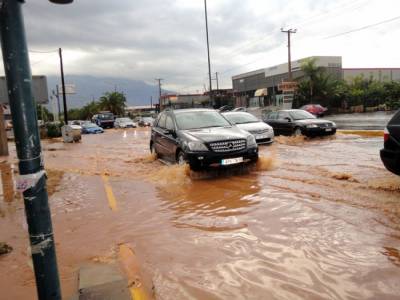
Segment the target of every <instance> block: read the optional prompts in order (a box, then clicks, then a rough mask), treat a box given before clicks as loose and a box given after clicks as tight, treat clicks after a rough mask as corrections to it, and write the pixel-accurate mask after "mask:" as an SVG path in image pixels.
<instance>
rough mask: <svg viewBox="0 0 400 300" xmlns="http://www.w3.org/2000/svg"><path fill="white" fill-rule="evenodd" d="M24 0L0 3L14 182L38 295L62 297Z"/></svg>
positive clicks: (40, 297) (46, 297)
mask: <svg viewBox="0 0 400 300" xmlns="http://www.w3.org/2000/svg"><path fill="white" fill-rule="evenodd" d="M22 3H23V1H21V0H3V1H2V6H1V8H0V10H1V11H0V31H1V46H2V52H3V60H4V70H5V74H6V79H7V88H8V93H9V99H10V107H11V112H12V120H13V125H14V134H15V144H16V149H17V156H18V159H19V173H20V177H19V178H18V181H17V186H18V188H19V190H22V191H23V196H24V203H25V215H26V219H27V224H28V231H29V239H30V244H31V254H32V261H33V268H34V272H35V278H36V287H37V293H38V298H39V299H40V300H44V299H45V300H47V299H49V300H50V299H61V292H60V281H59V277H58V270H57V259H56V252H55V243H54V236H53V229H52V224H51V215H50V209H49V205H48V196H47V189H46V176H45V173H44V166H43V159H42V151H41V146H40V138H39V130H38V124H37V114H36V107H35V102H34V100H33V93H32V76H31V70H30V65H29V56H28V49H27V44H26V38H25V28H24V22H23V16H22V8H21V6H22Z"/></svg>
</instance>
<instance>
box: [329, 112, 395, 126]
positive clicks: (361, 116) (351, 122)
mask: <svg viewBox="0 0 400 300" xmlns="http://www.w3.org/2000/svg"><path fill="white" fill-rule="evenodd" d="M394 113H395V112H394V111H387V112H386V111H377V112H370V113H351V114H338V115H328V116H326V117H324V119H328V120H331V121H334V122H335V123H336V125H337V127H338V128H339V129H350V130H383V129H384V128H385V127H386V124H387V123H388V122H389V120H390V119H391V118H392V117H393V115H394Z"/></svg>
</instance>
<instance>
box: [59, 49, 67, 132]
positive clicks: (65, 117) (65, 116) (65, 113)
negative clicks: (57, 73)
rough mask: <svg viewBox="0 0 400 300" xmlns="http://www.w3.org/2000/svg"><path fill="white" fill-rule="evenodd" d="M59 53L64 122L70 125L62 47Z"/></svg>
mask: <svg viewBox="0 0 400 300" xmlns="http://www.w3.org/2000/svg"><path fill="white" fill-rule="evenodd" d="M58 54H59V55H60V69H61V85H62V95H63V105H64V124H65V125H68V108H67V97H66V95H65V80H64V65H63V58H62V50H61V48H59V49H58Z"/></svg>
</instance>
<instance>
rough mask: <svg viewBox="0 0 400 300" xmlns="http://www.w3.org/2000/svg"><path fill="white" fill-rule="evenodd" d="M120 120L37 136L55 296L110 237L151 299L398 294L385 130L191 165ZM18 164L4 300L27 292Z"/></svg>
mask: <svg viewBox="0 0 400 300" xmlns="http://www.w3.org/2000/svg"><path fill="white" fill-rule="evenodd" d="M124 132H125V131H124V130H108V131H106V133H104V134H102V135H91V136H84V137H83V140H82V143H80V144H62V143H60V142H52V143H49V142H44V143H43V144H44V146H43V147H44V153H45V164H46V168H47V169H48V171H49V176H50V182H49V184H50V185H51V190H52V192H53V194H52V195H51V197H50V205H51V210H52V216H53V223H54V230H55V239H56V246H57V255H58V263H59V271H60V277H61V283H62V288H63V295H64V298H65V299H68V298H69V297H70V296H71V295H72V294H73V293H74V292H75V291H76V285H77V270H78V269H79V267H80V266H81V265H84V264H85V263H88V262H97V263H109V262H111V261H113V260H114V259H115V255H116V249H117V246H118V244H120V243H126V244H128V245H130V246H131V247H132V248H133V249H134V250H135V252H136V253H137V255H138V257H139V260H140V262H141V263H142V269H143V270H144V272H145V273H147V275H148V276H149V277H150V278H152V281H153V284H154V287H155V291H156V296H157V299H399V298H400V284H399V278H400V254H399V251H400V221H399V220H400V218H399V217H400V180H399V177H395V176H393V175H391V174H390V173H389V172H387V171H386V170H385V169H384V167H383V166H382V164H381V162H380V159H379V152H378V151H379V149H380V147H381V145H382V140H381V138H365V137H359V136H356V135H337V136H336V137H333V138H326V139H313V140H308V139H303V138H295V139H293V138H284V137H282V138H281V137H279V138H277V141H276V142H275V144H274V145H272V146H269V147H260V153H261V155H262V158H261V160H260V162H259V163H258V165H257V166H255V167H252V168H238V169H235V170H232V171H229V172H200V173H193V172H190V170H189V169H188V168H187V167H185V166H165V165H163V164H161V163H160V162H159V161H156V160H154V158H153V157H151V156H150V155H149V151H148V140H149V130H147V129H132V130H128V131H126V133H124ZM14 163H15V154H12V155H11V157H10V158H9V159H8V160H7V161H5V162H3V163H2V164H1V165H2V167H1V172H2V173H1V174H2V176H1V178H2V183H3V185H2V198H1V199H0V242H5V243H7V244H9V245H10V246H11V247H12V248H13V251H12V252H11V253H9V254H6V255H3V256H0V270H1V272H0V291H1V293H0V299H36V293H35V285H34V277H33V273H32V263H31V261H30V258H29V247H28V246H29V243H28V237H27V229H26V224H25V220H24V212H23V203H22V200H21V197H18V196H17V195H16V194H15V193H14V192H13V191H12V184H10V182H11V183H12V180H13V178H14V177H15V171H14V170H15V167H14ZM53 177H54V178H53ZM10 180H11V181H10ZM105 183H106V184H107V185H109V186H110V187H111V188H112V191H113V194H114V196H115V201H114V202H113V201H110V199H108V198H107V195H106V192H105V188H104V186H105ZM10 287H12V288H10Z"/></svg>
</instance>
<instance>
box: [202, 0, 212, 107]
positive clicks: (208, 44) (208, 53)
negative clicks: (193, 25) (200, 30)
mask: <svg viewBox="0 0 400 300" xmlns="http://www.w3.org/2000/svg"><path fill="white" fill-rule="evenodd" d="M204 13H205V18H206V36H207V57H208V80H209V84H210V100H211V102H212V82H211V62H210V43H209V40H208V17H207V0H204Z"/></svg>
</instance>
